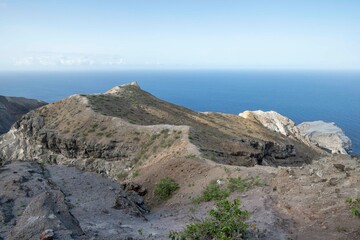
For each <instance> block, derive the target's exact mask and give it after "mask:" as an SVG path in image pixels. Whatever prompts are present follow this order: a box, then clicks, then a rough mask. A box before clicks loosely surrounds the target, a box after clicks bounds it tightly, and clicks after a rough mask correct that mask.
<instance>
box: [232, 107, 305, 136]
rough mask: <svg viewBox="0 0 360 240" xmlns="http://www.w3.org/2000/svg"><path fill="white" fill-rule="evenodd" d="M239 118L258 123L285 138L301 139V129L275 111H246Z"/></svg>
mask: <svg viewBox="0 0 360 240" xmlns="http://www.w3.org/2000/svg"><path fill="white" fill-rule="evenodd" d="M239 116H240V117H243V118H246V119H251V120H254V121H257V122H258V123H260V124H261V125H263V126H264V127H266V128H268V129H270V130H272V131H275V132H279V133H281V134H282V135H284V136H293V137H296V138H299V137H300V132H299V129H298V128H296V127H295V123H294V122H293V121H292V120H291V119H289V118H287V117H285V116H283V115H281V114H279V113H277V112H275V111H268V112H264V111H261V110H257V111H245V112H242V113H240V114H239Z"/></svg>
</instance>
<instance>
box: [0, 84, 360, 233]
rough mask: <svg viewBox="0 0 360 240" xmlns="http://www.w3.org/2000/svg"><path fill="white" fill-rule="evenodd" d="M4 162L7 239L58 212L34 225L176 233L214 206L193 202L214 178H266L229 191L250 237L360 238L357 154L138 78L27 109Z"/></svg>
mask: <svg viewBox="0 0 360 240" xmlns="http://www.w3.org/2000/svg"><path fill="white" fill-rule="evenodd" d="M29 160H30V162H28V161H29ZM0 161H1V164H2V165H3V166H2V167H1V168H0V176H1V179H3V180H2V181H1V182H0V184H2V185H1V186H2V187H1V188H0V202H1V203H2V205H1V207H0V218H2V219H3V221H2V223H0V226H1V231H0V239H1V238H2V237H3V238H4V237H5V238H6V236H10V239H12V238H13V239H27V238H26V237H24V236H25V235H26V234H32V236H33V238H32V239H38V236H39V235H40V234H41V233H42V231H43V229H41V228H38V227H31V228H30V227H24V226H27V225H26V224H24V223H25V222H26V221H30V220H29V219H31V216H33V215H41V214H42V213H46V214H47V215H49V216H51V219H53V215H55V216H57V215H56V212H59V211H60V215H59V216H57V217H56V218H55V219H58V220H59V224H55V223H56V221H55V220H54V222H53V221H47V219H46V218H45V219H43V218H40V219H39V222H37V224H35V225H36V226H46V228H51V229H52V230H53V231H54V233H55V236H57V238H55V239H61V237H60V238H59V236H66V237H68V236H69V234H70V236H71V238H72V239H90V238H94V239H109V238H111V239H126V238H132V239H168V234H169V232H170V231H172V230H177V231H181V230H182V229H183V228H184V227H185V226H186V225H187V224H189V223H191V222H194V221H197V220H200V219H203V217H204V216H205V215H206V214H207V212H208V211H209V210H211V209H212V208H213V207H214V201H208V202H206V201H205V202H203V203H198V204H196V203H194V201H195V200H194V199H197V198H198V197H199V196H200V195H201V194H202V192H203V191H204V189H206V188H207V187H208V186H209V185H210V184H211V182H213V181H216V182H217V184H219V185H221V186H223V187H225V186H228V185H229V184H230V181H233V180H234V179H235V180H236V179H238V178H239V177H240V178H241V179H258V180H257V183H256V184H254V186H249V187H245V188H244V189H243V190H242V191H239V192H236V191H235V192H233V193H232V194H230V196H229V198H230V199H234V198H240V199H241V200H242V204H243V207H244V209H246V210H248V211H250V212H251V218H250V219H249V220H248V222H249V224H251V226H253V227H252V228H251V229H249V230H248V233H247V234H248V235H249V236H250V237H251V238H252V239H266V240H269V239H270V240H275V239H276V240H277V239H284V240H285V239H309V238H311V239H319V240H320V239H358V238H357V237H358V236H359V232H358V231H357V230H356V228H357V226H360V219H356V218H354V217H352V214H351V209H350V207H349V206H348V204H347V203H346V199H348V198H349V197H351V198H358V196H357V190H356V189H357V186H358V183H359V182H360V177H359V174H358V172H359V170H360V164H359V159H358V158H357V157H351V156H347V155H330V154H329V153H327V152H325V151H323V150H322V149H320V148H318V147H316V146H313V145H311V144H306V142H302V141H300V140H298V139H296V138H295V137H288V136H286V135H283V134H281V133H279V132H276V131H272V130H270V129H268V128H266V127H264V126H263V125H262V124H260V123H258V122H257V121H254V120H251V119H246V118H243V117H240V116H237V115H230V114H222V113H199V112H194V111H191V110H189V109H186V108H184V107H181V106H177V105H174V104H171V103H168V102H165V101H163V100H160V99H158V98H156V97H155V96H153V95H151V94H150V93H147V92H145V91H143V90H141V88H140V87H139V86H138V85H137V84H136V83H132V84H128V85H123V86H119V87H115V88H113V89H111V90H109V91H108V92H106V93H103V94H91V95H73V96H70V97H68V98H66V99H63V100H61V101H59V102H55V103H52V104H49V105H46V106H43V107H41V108H38V109H36V110H34V111H31V112H30V113H28V114H26V115H24V116H23V117H22V118H21V119H20V120H19V121H17V122H16V123H15V124H14V125H13V126H12V128H11V130H10V131H9V132H8V133H7V134H4V135H2V136H1V137H0ZM19 161H20V162H19ZM89 172H93V173H89ZM164 178H170V179H172V180H173V181H175V182H176V184H178V189H177V190H176V192H175V193H174V194H173V196H172V197H171V198H169V199H167V200H166V201H164V200H161V199H160V198H159V196H158V195H157V194H156V191H155V188H156V186H157V184H158V183H159V182H160V181H161V180H162V179H164ZM237 181H239V180H237ZM242 181H244V180H242ZM240 183H241V184H244V182H240ZM120 184H123V186H121V185H120ZM240 186H242V185H240ZM140 195H141V196H140ZM99 196H103V197H102V198H99ZM143 198H144V201H145V205H144V202H143ZM54 201H55V202H60V203H61V204H60V210H59V209H58V208H56V207H54V206H55V205H56V204H55V205H54V203H53V202H54ZM39 202H40V203H42V202H44V205H43V206H40V205H41V204H40V205H39V204H37V203H39ZM45 203H46V204H45ZM119 206H120V209H121V211H119V209H118V208H119ZM147 207H149V209H150V212H147V210H148V208H147ZM53 223H54V224H53ZM35 225H34V226H35Z"/></svg>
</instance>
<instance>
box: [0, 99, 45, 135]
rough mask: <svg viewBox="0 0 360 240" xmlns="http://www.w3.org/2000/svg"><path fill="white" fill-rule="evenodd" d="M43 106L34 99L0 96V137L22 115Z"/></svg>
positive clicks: (43, 103)
mask: <svg viewBox="0 0 360 240" xmlns="http://www.w3.org/2000/svg"><path fill="white" fill-rule="evenodd" d="M45 104H46V103H45V102H42V101H38V100H35V99H27V98H21V97H5V96H0V135H1V134H4V133H6V132H7V131H9V129H10V127H11V125H13V123H14V122H16V121H17V120H18V119H19V118H20V117H21V116H22V115H24V114H26V113H28V112H29V111H31V110H33V109H36V108H39V107H41V106H44V105H45Z"/></svg>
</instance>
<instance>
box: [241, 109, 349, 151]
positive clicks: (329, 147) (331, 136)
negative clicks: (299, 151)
mask: <svg viewBox="0 0 360 240" xmlns="http://www.w3.org/2000/svg"><path fill="white" fill-rule="evenodd" d="M239 116H241V117H243V118H245V119H249V120H252V121H255V122H257V123H259V124H261V125H263V126H264V127H266V128H268V129H270V130H272V131H275V132H279V133H281V134H282V135H284V136H288V137H291V138H294V139H297V140H299V141H301V142H303V143H304V144H306V145H308V146H316V147H320V148H322V149H324V150H326V151H327V152H330V153H332V154H348V152H349V151H351V140H350V139H349V138H348V137H347V136H346V135H345V133H344V132H343V130H341V129H340V128H339V127H337V126H336V125H335V123H327V122H324V121H314V122H304V123H301V124H299V125H297V126H296V125H295V123H294V122H293V121H292V120H290V119H289V118H287V117H284V116H283V115H281V114H279V113H277V112H274V111H269V112H263V111H261V110H258V111H245V112H243V113H240V114H239Z"/></svg>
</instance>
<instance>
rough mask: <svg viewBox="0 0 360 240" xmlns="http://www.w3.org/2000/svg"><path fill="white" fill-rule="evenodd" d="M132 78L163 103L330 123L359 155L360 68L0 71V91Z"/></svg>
mask: <svg viewBox="0 0 360 240" xmlns="http://www.w3.org/2000/svg"><path fill="white" fill-rule="evenodd" d="M132 81H137V82H138V83H139V84H140V86H141V88H142V89H144V90H146V91H148V92H150V93H152V94H153V95H155V96H157V97H159V98H161V99H164V100H166V101H169V102H172V103H175V104H179V105H182V106H185V107H187V108H190V109H192V110H195V111H213V112H224V113H232V114H238V113H240V112H243V111H245V110H258V109H261V110H265V111H267V110H274V111H277V112H279V113H281V114H283V115H285V116H287V117H289V118H291V119H292V120H293V121H295V122H296V123H301V122H303V121H314V120H324V121H328V122H335V123H336V124H337V125H338V126H339V127H341V128H342V129H343V130H344V131H345V134H346V135H347V136H349V137H350V139H351V140H352V143H353V154H360V72H359V71H358V72H356V71H346V72H345V71H244V70H236V71H235V70H191V71H190V70H182V71H180V70H163V71H160V70H141V71H140V70H126V71H125V70H122V71H97V72H96V71H88V72H55V71H54V72H0V95H5V96H22V97H28V98H35V99H40V100H43V101H46V102H49V103H50V102H54V101H57V100H60V99H62V98H65V97H67V96H69V95H72V94H76V93H101V92H105V91H106V90H108V89H110V88H112V87H114V86H117V85H121V84H125V83H129V82H132Z"/></svg>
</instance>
